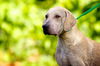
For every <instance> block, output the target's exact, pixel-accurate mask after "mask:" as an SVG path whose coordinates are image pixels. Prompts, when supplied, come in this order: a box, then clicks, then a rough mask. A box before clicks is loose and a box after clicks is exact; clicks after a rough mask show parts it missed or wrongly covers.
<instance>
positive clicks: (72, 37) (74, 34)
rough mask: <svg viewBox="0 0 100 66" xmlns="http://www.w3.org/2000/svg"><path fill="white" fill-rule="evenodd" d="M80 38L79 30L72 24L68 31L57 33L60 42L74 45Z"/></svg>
mask: <svg viewBox="0 0 100 66" xmlns="http://www.w3.org/2000/svg"><path fill="white" fill-rule="evenodd" d="M81 40H82V35H81V32H80V31H79V30H78V29H77V27H76V26H74V27H73V28H72V29H71V30H70V31H68V32H64V33H63V34H61V35H59V41H60V42H61V44H64V45H68V46H74V45H76V44H78V43H79V42H80V41H81Z"/></svg>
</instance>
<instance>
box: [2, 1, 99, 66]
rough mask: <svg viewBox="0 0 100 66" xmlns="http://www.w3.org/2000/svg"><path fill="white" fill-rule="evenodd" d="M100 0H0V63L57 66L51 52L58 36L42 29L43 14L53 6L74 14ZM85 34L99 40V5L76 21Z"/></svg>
mask: <svg viewBox="0 0 100 66" xmlns="http://www.w3.org/2000/svg"><path fill="white" fill-rule="evenodd" d="M98 2H99V0H0V66H58V65H57V63H56V61H55V58H54V53H55V51H56V43H57V37H55V36H45V35H44V34H43V31H42V27H41V26H42V24H43V20H44V15H45V14H46V12H47V10H48V9H49V8H51V7H54V6H62V7H65V8H67V9H69V10H70V11H71V12H72V13H73V15H74V16H75V17H78V16H79V15H81V14H82V13H83V12H84V11H86V10H88V9H89V8H90V7H92V6H94V5H96V4H97V3H98ZM99 3H100V2H99ZM77 25H78V28H79V29H80V31H81V32H83V33H84V34H85V35H86V36H87V37H90V38H91V39H93V40H96V41H97V42H100V8H97V9H95V10H93V11H92V12H91V13H89V14H87V15H85V16H83V17H82V18H80V19H79V20H78V23H77Z"/></svg>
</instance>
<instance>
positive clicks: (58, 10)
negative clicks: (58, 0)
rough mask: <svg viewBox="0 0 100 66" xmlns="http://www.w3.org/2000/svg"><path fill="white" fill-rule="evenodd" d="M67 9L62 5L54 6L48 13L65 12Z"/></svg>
mask: <svg viewBox="0 0 100 66" xmlns="http://www.w3.org/2000/svg"><path fill="white" fill-rule="evenodd" d="M64 11H65V9H64V8H62V7H54V8H51V9H49V10H48V12H47V14H53V13H56V14H64Z"/></svg>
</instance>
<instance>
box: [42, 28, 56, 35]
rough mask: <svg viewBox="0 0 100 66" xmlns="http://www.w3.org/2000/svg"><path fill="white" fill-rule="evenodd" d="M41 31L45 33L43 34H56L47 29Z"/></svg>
mask: <svg viewBox="0 0 100 66" xmlns="http://www.w3.org/2000/svg"><path fill="white" fill-rule="evenodd" d="M43 33H44V34H45V35H55V36H56V35H57V34H55V33H51V32H49V31H48V30H44V29H43Z"/></svg>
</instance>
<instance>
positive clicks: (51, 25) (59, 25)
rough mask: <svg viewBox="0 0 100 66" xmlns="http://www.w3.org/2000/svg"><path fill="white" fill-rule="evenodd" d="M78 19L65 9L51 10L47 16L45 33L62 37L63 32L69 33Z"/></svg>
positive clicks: (44, 26) (44, 27)
mask: <svg viewBox="0 0 100 66" xmlns="http://www.w3.org/2000/svg"><path fill="white" fill-rule="evenodd" d="M75 23H76V19H75V18H74V16H73V15H72V14H71V13H70V12H69V11H68V10H67V9H65V8H62V7H54V8H51V9H50V10H49V11H48V12H47V14H46V15H45V20H44V23H43V26H42V27H43V31H44V33H45V34H48V35H60V34H61V33H62V32H63V31H69V30H70V29H72V27H73V26H74V25H75Z"/></svg>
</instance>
